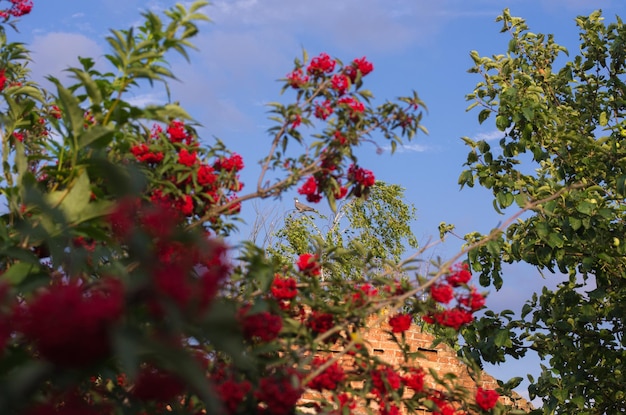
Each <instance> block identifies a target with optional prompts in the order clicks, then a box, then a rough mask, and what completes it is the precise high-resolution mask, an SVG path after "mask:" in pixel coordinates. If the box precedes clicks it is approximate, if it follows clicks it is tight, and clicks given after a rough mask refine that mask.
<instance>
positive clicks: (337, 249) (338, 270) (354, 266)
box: [268, 181, 418, 281]
mask: <svg viewBox="0 0 626 415" xmlns="http://www.w3.org/2000/svg"><path fill="white" fill-rule="evenodd" d="M403 196H404V189H403V188H402V187H400V186H398V185H393V184H387V183H384V182H381V181H377V182H376V184H375V185H374V186H372V188H371V190H370V193H369V195H368V197H367V198H354V199H350V200H348V201H346V202H344V203H342V204H340V205H339V207H338V209H337V212H335V214H334V216H333V217H332V218H325V217H323V216H320V215H316V214H307V215H301V214H299V213H290V214H289V215H287V217H286V218H285V226H284V227H283V228H281V229H279V230H278V231H277V232H275V235H274V236H275V237H276V238H277V239H278V241H277V242H276V243H275V244H274V245H273V246H270V247H268V252H269V253H270V254H272V255H274V256H276V257H277V259H278V260H279V261H280V262H281V263H283V264H288V263H291V262H293V260H294V258H296V257H297V256H298V255H300V254H302V253H305V252H315V251H317V250H318V249H319V248H320V247H323V248H324V250H326V251H329V257H328V258H325V260H327V261H328V263H329V265H330V267H327V268H326V269H325V270H326V274H325V275H324V277H329V278H331V274H332V276H333V277H332V278H339V279H349V280H357V281H359V280H361V281H362V280H363V279H364V275H365V274H366V273H365V272H364V271H365V269H367V268H368V267H375V268H378V269H379V270H380V272H383V270H384V269H385V267H388V266H393V264H397V263H398V261H400V260H401V259H402V255H403V254H404V252H405V251H406V249H407V247H411V248H414V249H417V248H418V244H417V239H416V238H415V236H414V235H413V233H412V231H411V226H410V224H411V221H413V220H414V219H415V217H416V216H415V207H414V206H412V205H408V204H406V203H405V202H404V201H403ZM315 219H327V222H328V225H323V227H322V229H320V228H318V224H319V222H320V221H319V220H315ZM337 260H339V261H341V262H340V263H338V262H337Z"/></svg>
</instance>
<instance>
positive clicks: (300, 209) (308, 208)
mask: <svg viewBox="0 0 626 415" xmlns="http://www.w3.org/2000/svg"><path fill="white" fill-rule="evenodd" d="M293 200H294V201H295V205H296V209H298V212H300V213H304V212H315V213H317V214H319V212H318V211H317V210H315V209H313V208H312V207H311V206H307V205H305V204H304V203H301V202H300V201H299V200H298V198H297V197H294V198H293Z"/></svg>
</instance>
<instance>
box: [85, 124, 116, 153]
mask: <svg viewBox="0 0 626 415" xmlns="http://www.w3.org/2000/svg"><path fill="white" fill-rule="evenodd" d="M114 133H115V130H114V129H113V128H112V127H108V126H104V125H100V124H98V125H94V126H92V127H90V128H89V129H88V130H87V131H85V132H83V133H82V134H80V136H78V148H79V149H83V148H85V147H87V146H89V145H92V144H95V145H94V147H97V148H104V147H106V146H107V145H108V144H109V142H110V141H111V139H112V138H113V134H114Z"/></svg>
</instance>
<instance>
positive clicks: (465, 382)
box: [357, 318, 533, 415]
mask: <svg viewBox="0 0 626 415" xmlns="http://www.w3.org/2000/svg"><path fill="white" fill-rule="evenodd" d="M379 320H380V319H379V318H372V319H371V325H369V326H368V331H367V332H365V333H363V334H362V337H363V339H364V340H365V343H366V345H367V347H368V348H369V351H370V353H372V354H374V355H376V356H377V357H379V358H380V359H381V360H384V361H386V362H387V363H389V364H395V363H401V362H402V352H401V351H400V350H399V349H398V346H397V345H396V344H395V343H394V342H393V340H391V339H389V337H390V336H389V334H388V333H386V332H385V331H389V330H390V327H389V326H388V325H387V323H386V321H385V322H382V323H379V324H377V322H378V321H379ZM405 336H406V339H407V342H408V343H409V345H410V351H411V352H416V351H419V352H421V354H422V356H423V358H422V359H420V360H419V365H420V366H421V367H422V368H423V369H424V370H425V371H426V372H427V373H428V369H430V368H432V369H434V370H436V371H437V373H441V374H445V373H454V374H455V375H456V376H457V382H458V383H459V384H460V385H461V386H463V387H465V388H466V389H467V390H469V391H470V393H472V394H473V393H475V391H476V388H477V386H480V387H482V388H484V389H495V388H497V387H498V383H497V381H496V379H495V378H493V377H492V376H490V375H489V374H487V373H483V374H482V375H481V379H480V383H479V384H478V385H476V383H475V382H474V380H473V379H472V378H471V377H470V375H469V372H468V368H467V366H466V365H465V364H464V363H462V362H460V361H459V359H457V357H456V352H455V351H454V350H453V349H452V348H450V347H448V346H446V345H443V344H439V345H437V346H436V347H432V343H433V339H434V337H433V336H432V335H431V334H429V333H425V332H422V331H421V328H420V327H418V326H416V325H412V326H411V329H410V330H409V331H407V332H406V333H405ZM426 386H434V383H433V382H432V381H430V384H429V383H428V381H427V383H426ZM501 400H502V402H503V403H505V404H507V405H511V406H512V407H513V409H521V410H524V411H526V412H529V411H530V410H531V409H533V407H532V405H531V404H530V403H529V402H527V401H526V400H525V399H523V398H522V397H521V396H519V395H516V396H514V397H513V400H511V399H508V398H504V397H503V398H501ZM357 413H359V412H358V411H357ZM363 413H365V412H364V411H363ZM428 413H429V412H427V411H424V412H423V414H424V415H426V414H428ZM420 415H421V414H420Z"/></svg>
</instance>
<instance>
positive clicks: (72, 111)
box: [48, 77, 85, 151]
mask: <svg viewBox="0 0 626 415" xmlns="http://www.w3.org/2000/svg"><path fill="white" fill-rule="evenodd" d="M48 79H49V80H50V81H52V82H54V83H55V84H56V86H57V94H58V99H59V106H60V107H61V113H62V114H63V120H64V121H65V124H66V125H67V127H68V129H69V131H70V133H71V135H72V136H74V137H77V136H78V135H79V134H80V132H81V131H82V130H83V128H84V126H83V125H84V122H85V120H84V116H85V111H84V110H83V109H82V108H81V107H80V105H79V104H78V99H77V98H76V97H75V96H74V94H72V92H71V91H70V90H69V89H67V88H65V87H64V86H63V85H61V83H60V82H59V80H58V79H56V78H53V77H50V78H48ZM71 144H72V145H73V143H71ZM76 150H77V149H74V151H76Z"/></svg>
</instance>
